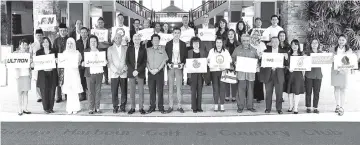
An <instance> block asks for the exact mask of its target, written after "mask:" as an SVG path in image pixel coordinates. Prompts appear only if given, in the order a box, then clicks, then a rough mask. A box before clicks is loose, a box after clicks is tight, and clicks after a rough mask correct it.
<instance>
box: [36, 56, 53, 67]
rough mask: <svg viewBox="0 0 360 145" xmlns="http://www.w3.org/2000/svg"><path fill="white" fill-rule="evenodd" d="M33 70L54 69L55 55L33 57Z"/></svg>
mask: <svg viewBox="0 0 360 145" xmlns="http://www.w3.org/2000/svg"><path fill="white" fill-rule="evenodd" d="M34 66H35V68H34V69H35V70H45V69H53V68H56V62H55V54H48V55H40V56H34Z"/></svg>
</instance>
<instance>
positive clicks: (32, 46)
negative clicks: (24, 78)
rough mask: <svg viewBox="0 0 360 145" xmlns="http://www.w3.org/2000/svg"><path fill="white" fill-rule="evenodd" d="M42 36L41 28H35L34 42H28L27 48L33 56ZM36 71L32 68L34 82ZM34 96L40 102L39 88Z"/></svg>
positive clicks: (38, 47) (39, 45)
mask: <svg viewBox="0 0 360 145" xmlns="http://www.w3.org/2000/svg"><path fill="white" fill-rule="evenodd" d="M43 36H44V32H43V30H42V29H36V30H35V37H34V38H35V39H34V43H32V44H30V50H29V51H30V52H31V53H32V55H33V56H36V52H37V51H38V50H39V49H40V47H41V43H42V39H43ZM37 72H38V71H36V70H33V74H32V78H33V80H34V81H35V82H36V81H37V75H38V73H37ZM36 96H37V97H38V99H37V102H41V92H40V88H36Z"/></svg>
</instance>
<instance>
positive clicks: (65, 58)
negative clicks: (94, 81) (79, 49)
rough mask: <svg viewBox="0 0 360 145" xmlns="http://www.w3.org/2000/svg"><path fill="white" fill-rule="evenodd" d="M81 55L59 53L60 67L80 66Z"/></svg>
mask: <svg viewBox="0 0 360 145" xmlns="http://www.w3.org/2000/svg"><path fill="white" fill-rule="evenodd" d="M78 62H79V55H78V54H76V53H59V54H58V61H57V63H58V68H78V66H79V63H78Z"/></svg>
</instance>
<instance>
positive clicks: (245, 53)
mask: <svg viewBox="0 0 360 145" xmlns="http://www.w3.org/2000/svg"><path fill="white" fill-rule="evenodd" d="M238 56H241V57H249V58H258V54H257V51H256V49H255V48H253V47H252V46H250V48H247V49H245V48H243V46H242V45H240V46H238V47H236V48H235V51H234V53H233V54H232V58H233V60H236V58H237V57H238ZM237 78H238V80H248V81H255V73H246V72H237Z"/></svg>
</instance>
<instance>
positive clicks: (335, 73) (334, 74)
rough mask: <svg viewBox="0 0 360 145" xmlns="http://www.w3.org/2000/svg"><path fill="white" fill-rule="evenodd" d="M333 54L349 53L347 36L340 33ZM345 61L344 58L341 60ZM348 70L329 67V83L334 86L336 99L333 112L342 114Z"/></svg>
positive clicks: (350, 51)
mask: <svg viewBox="0 0 360 145" xmlns="http://www.w3.org/2000/svg"><path fill="white" fill-rule="evenodd" d="M333 53H334V55H341V54H351V53H352V50H351V49H350V47H349V46H348V45H347V37H346V36H345V35H344V34H341V35H340V36H339V38H338V45H337V46H336V47H335V48H334V51H333ZM342 62H346V60H342ZM349 71H350V70H346V69H335V67H334V65H333V67H332V69H331V85H332V86H334V96H335V101H336V109H335V113H338V114H339V115H343V114H344V108H343V107H344V103H345V90H346V88H347V83H348V77H349Z"/></svg>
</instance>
